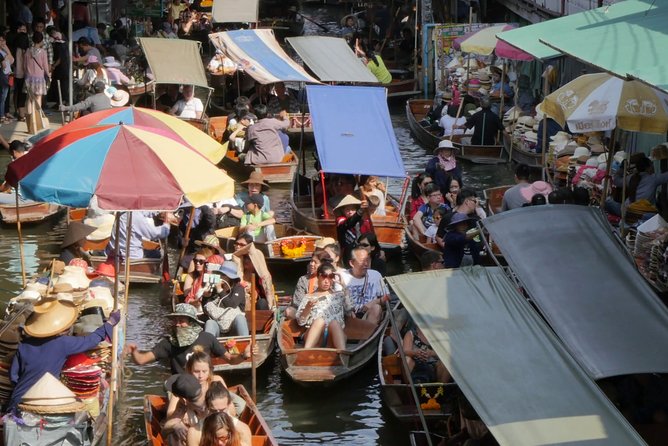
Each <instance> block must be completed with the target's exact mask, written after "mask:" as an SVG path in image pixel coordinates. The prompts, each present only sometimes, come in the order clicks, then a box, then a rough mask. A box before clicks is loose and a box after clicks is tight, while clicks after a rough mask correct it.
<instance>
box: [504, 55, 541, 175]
mask: <svg viewBox="0 0 668 446" xmlns="http://www.w3.org/2000/svg"><path fill="white" fill-rule="evenodd" d="M514 68H515V73H517V64H515V66H514ZM519 95H520V89H519V76H518V79H517V83H516V84H515V95H514V96H513V107H514V108H515V111H516V110H517V107H518V100H519V99H518V96H519ZM511 116H512V115H511ZM501 121H502V122H503V118H501ZM516 125H517V119H513V122H512V123H511V124H510V135H508V141H509V142H510V147H509V148H508V162H509V163H512V162H513V146H514V144H513V136H514V135H515V126H516ZM543 127H545V125H544V124H543ZM503 131H504V132H505V131H506V130H505V129H503ZM503 142H504V144H505V136H504V141H503Z"/></svg>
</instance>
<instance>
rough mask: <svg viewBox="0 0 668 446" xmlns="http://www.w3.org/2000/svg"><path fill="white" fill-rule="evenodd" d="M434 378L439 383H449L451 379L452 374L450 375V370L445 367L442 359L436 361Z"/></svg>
mask: <svg viewBox="0 0 668 446" xmlns="http://www.w3.org/2000/svg"><path fill="white" fill-rule="evenodd" d="M436 379H437V380H438V382H440V383H449V382H450V381H452V375H450V372H448V369H446V368H445V365H444V364H443V362H442V361H438V362H437V363H436Z"/></svg>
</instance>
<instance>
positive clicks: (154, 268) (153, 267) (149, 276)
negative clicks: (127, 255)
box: [90, 244, 165, 283]
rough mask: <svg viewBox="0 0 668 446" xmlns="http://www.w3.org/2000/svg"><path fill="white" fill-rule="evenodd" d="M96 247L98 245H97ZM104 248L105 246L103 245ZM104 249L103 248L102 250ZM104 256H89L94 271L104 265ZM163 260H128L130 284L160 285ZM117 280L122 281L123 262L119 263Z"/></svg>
mask: <svg viewBox="0 0 668 446" xmlns="http://www.w3.org/2000/svg"><path fill="white" fill-rule="evenodd" d="M97 246H98V247H99V246H100V245H97ZM105 247H106V244H105ZM103 249H104V248H103ZM106 261H107V257H106V256H91V258H90V262H91V266H92V267H93V268H95V269H97V267H98V266H99V265H100V264H102V263H106ZM164 264H165V259H164V258H161V259H149V258H146V259H133V260H130V283H160V282H161V281H162V277H163V266H164ZM119 271H120V272H119V276H118V277H119V279H120V280H121V281H123V280H124V274H123V272H124V271H125V261H123V262H121V266H120V269H119Z"/></svg>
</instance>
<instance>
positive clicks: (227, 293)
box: [203, 260, 250, 354]
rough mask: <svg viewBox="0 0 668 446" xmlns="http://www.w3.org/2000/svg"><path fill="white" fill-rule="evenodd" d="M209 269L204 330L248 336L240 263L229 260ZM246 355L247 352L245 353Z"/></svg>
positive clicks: (205, 292)
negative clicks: (239, 269) (206, 318)
mask: <svg viewBox="0 0 668 446" xmlns="http://www.w3.org/2000/svg"><path fill="white" fill-rule="evenodd" d="M214 267H215V268H217V269H210V270H209V271H210V273H209V275H210V277H211V280H212V281H210V282H209V283H207V284H206V286H205V288H204V292H203V299H204V301H205V302H206V303H205V304H204V312H205V314H206V315H207V316H208V317H209V320H208V321H206V323H205V324H204V330H205V331H206V332H208V333H211V334H212V335H214V336H215V337H219V336H221V334H222V335H224V336H248V334H249V330H248V321H247V320H246V313H245V307H246V290H245V289H244V287H243V285H241V284H240V278H239V274H238V272H237V270H238V267H237V264H236V263H234V262H233V261H231V260H226V261H225V262H223V264H222V265H215V266H214ZM244 354H246V352H244ZM248 354H250V352H248Z"/></svg>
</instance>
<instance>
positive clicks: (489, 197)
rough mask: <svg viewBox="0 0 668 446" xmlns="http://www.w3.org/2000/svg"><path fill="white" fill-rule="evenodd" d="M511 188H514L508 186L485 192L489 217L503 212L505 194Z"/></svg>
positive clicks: (492, 188)
mask: <svg viewBox="0 0 668 446" xmlns="http://www.w3.org/2000/svg"><path fill="white" fill-rule="evenodd" d="M511 187H513V185H512V184H507V185H504V186H497V187H490V188H489V189H485V190H484V191H483V196H484V198H485V201H486V202H487V216H489V217H491V216H492V215H494V214H498V213H499V212H501V205H502V203H503V194H505V193H506V191H507V190H508V189H510V188H511Z"/></svg>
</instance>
